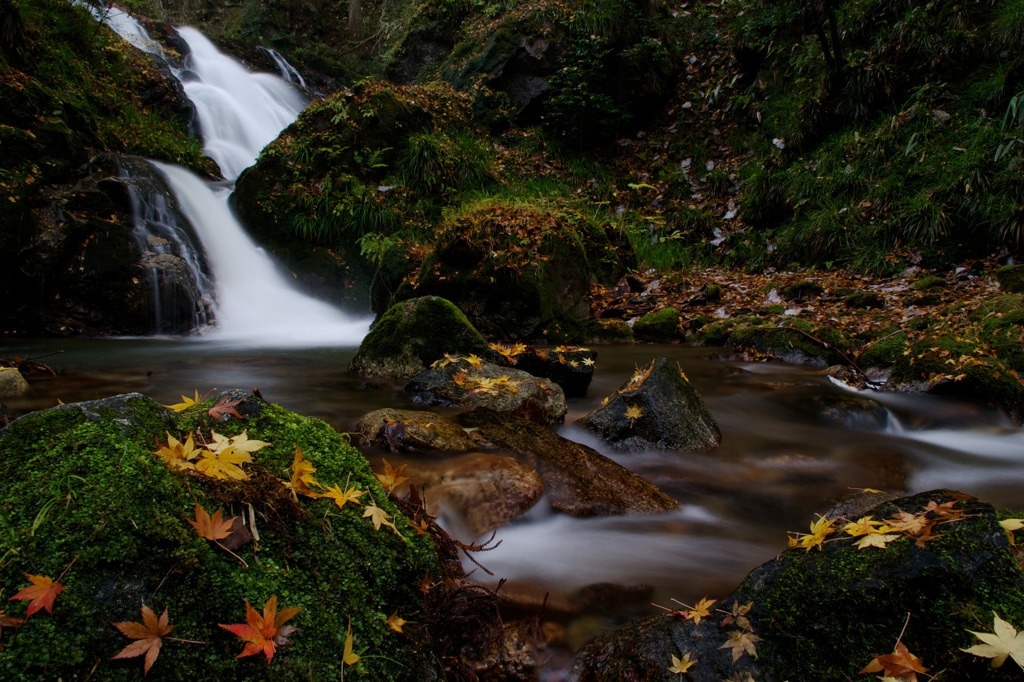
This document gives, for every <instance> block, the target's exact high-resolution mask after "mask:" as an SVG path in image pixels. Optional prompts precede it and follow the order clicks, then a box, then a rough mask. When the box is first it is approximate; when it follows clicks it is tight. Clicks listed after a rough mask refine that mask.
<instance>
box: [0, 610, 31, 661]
mask: <svg viewBox="0 0 1024 682" xmlns="http://www.w3.org/2000/svg"><path fill="white" fill-rule="evenodd" d="M24 622H25V621H24V620H23V619H21V618H12V617H11V616H7V615H5V614H4V611H0V634H2V633H3V631H4V628H19V627H21V625H22V624H23V623H24ZM3 650H4V647H3V645H2V644H0V651H3Z"/></svg>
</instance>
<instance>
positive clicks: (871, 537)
mask: <svg viewBox="0 0 1024 682" xmlns="http://www.w3.org/2000/svg"><path fill="white" fill-rule="evenodd" d="M898 538H899V535H888V534H879V533H869V534H867V535H865V536H864V537H862V538H861V539H860V540H858V541H857V542H855V543H853V544H855V545H856V546H857V549H864V548H866V547H881V548H883V549H884V548H885V543H887V542H892V541H893V540H896V539H898Z"/></svg>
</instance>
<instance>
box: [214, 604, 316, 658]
mask: <svg viewBox="0 0 1024 682" xmlns="http://www.w3.org/2000/svg"><path fill="white" fill-rule="evenodd" d="M301 610H302V609H301V608H298V607H294V606H293V607H290V608H287V609H282V610H281V612H280V613H278V612H277V596H276V595H275V596H272V597H271V598H270V599H268V600H267V603H266V604H265V605H264V607H263V615H262V616H261V615H260V614H259V612H257V611H256V610H255V609H254V608H252V606H250V605H249V602H248V601H246V602H245V623H244V624H232V625H224V624H222V623H218V625H219V626H220V627H222V628H224V629H225V630H227V631H229V632H231V633H233V634H234V635H235V636H236V637H238V638H240V639H242V640H244V641H245V646H244V647H243V648H242V653H240V654H238V656H236V657H235V658H242V657H243V656H252V655H253V654H258V653H260V652H261V651H262V652H263V654H264V655H265V656H266V657H267V663H270V660H271V659H272V658H273V657H274V652H275V651H276V648H277V647H279V646H285V645H286V644H288V643H289V642H288V635H290V634H292V633H293V632H295V630H296V628H295V627H293V626H291V625H285V623H287V622H288V621H289V620H291V619H292V618H294V617H295V614H297V613H298V612H299V611H301Z"/></svg>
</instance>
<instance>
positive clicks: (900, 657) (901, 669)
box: [860, 642, 928, 682]
mask: <svg viewBox="0 0 1024 682" xmlns="http://www.w3.org/2000/svg"><path fill="white" fill-rule="evenodd" d="M927 671H928V668H925V667H924V665H922V664H921V659H920V658H918V657H917V656H915V655H914V654H912V653H910V650H909V649H907V646H906V645H905V644H904V643H903V642H896V650H895V651H893V653H891V654H885V655H883V656H875V657H874V658H873V659H871V662H870V663H868V664H867V665H866V666H864V668H863V669H862V670H861V671H860V674H861V675H863V674H865V673H878V672H884V673H885V675H886V677H895V678H897V679H899V680H900V682H917V673H924V672H927Z"/></svg>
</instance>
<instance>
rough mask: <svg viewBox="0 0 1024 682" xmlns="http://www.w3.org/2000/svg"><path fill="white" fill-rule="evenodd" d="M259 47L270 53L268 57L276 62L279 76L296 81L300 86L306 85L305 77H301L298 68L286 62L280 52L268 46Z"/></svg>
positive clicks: (291, 81) (290, 81) (292, 81)
mask: <svg viewBox="0 0 1024 682" xmlns="http://www.w3.org/2000/svg"><path fill="white" fill-rule="evenodd" d="M259 49H261V50H263V51H264V52H266V53H267V54H268V55H270V58H271V59H273V60H274V63H275V64H277V69H278V71H280V72H281V78H283V79H285V80H286V81H288V82H289V83H298V84H299V85H301V86H302V87H306V79H305V78H303V77H302V74H301V73H299V71H298V69H296V68H295V67H294V66H292V65H291V64H289V63H288V60H287V59H285V58H284V57H282V56H281V53H280V52H278V51H277V50H273V49H271V48H269V47H260V48H259Z"/></svg>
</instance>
